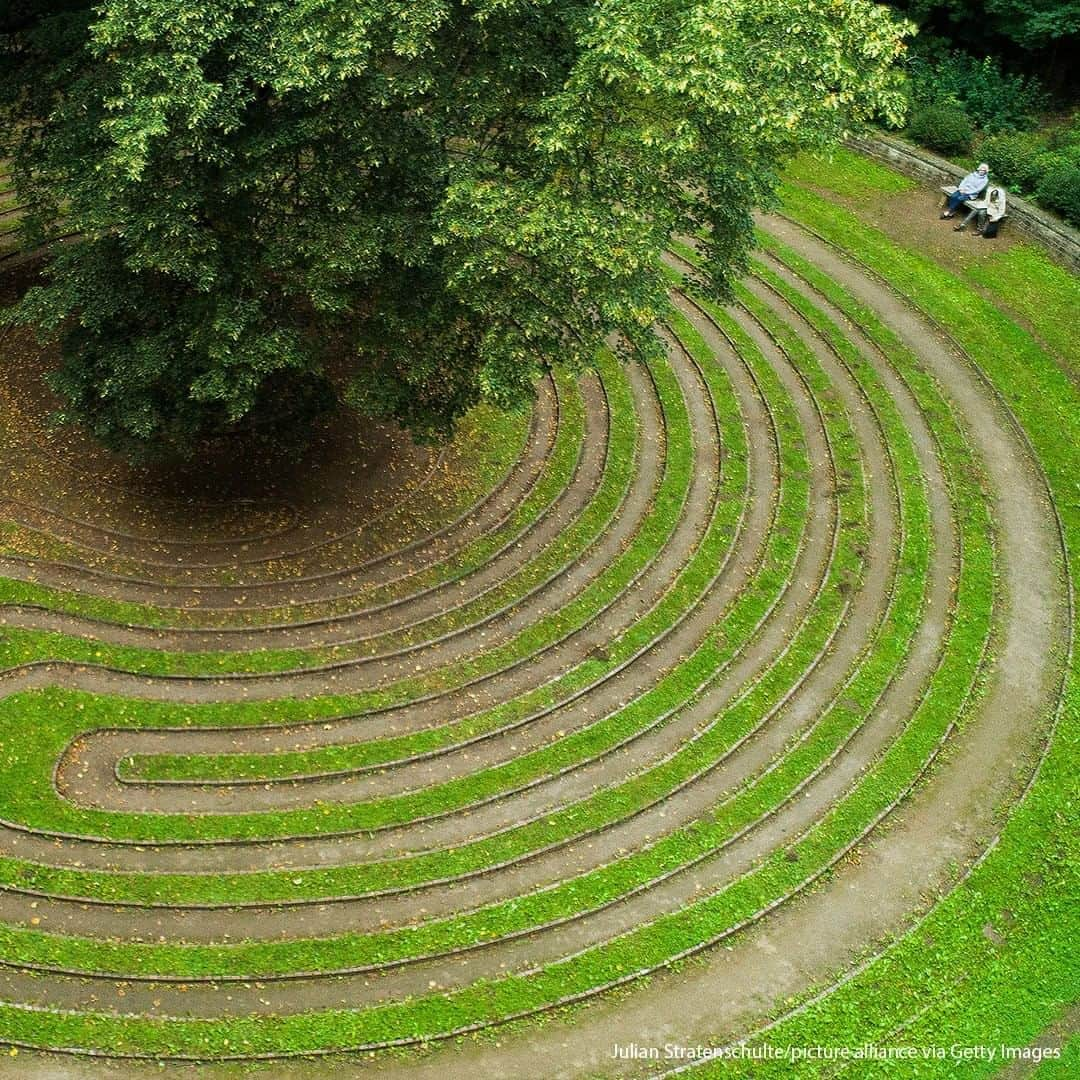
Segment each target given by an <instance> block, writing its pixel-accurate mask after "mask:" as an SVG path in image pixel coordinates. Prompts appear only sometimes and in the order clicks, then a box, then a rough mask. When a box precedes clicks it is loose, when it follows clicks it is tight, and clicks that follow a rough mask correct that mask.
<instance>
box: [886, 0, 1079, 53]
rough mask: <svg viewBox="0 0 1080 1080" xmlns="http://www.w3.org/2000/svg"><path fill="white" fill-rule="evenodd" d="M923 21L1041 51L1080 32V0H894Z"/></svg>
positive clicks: (964, 35)
mask: <svg viewBox="0 0 1080 1080" xmlns="http://www.w3.org/2000/svg"><path fill="white" fill-rule="evenodd" d="M891 2H892V4H893V6H894V7H898V8H900V9H902V10H903V11H905V12H906V13H907V14H909V15H911V16H912V18H915V19H917V20H919V21H920V22H923V21H926V22H929V23H931V24H932V25H935V26H937V27H939V28H941V27H944V26H946V25H948V26H950V27H951V28H952V29H953V30H954V31H955V33H956V36H957V37H958V38H959V39H961V40H964V39H966V40H968V41H980V40H982V41H986V40H990V39H993V38H995V37H996V38H998V39H1000V40H1004V41H1007V42H1012V43H1013V44H1014V45H1015V46H1017V47H1018V48H1019V49H1022V50H1025V51H1029V52H1040V51H1042V50H1046V49H1050V48H1053V47H1054V46H1056V45H1059V44H1061V43H1063V42H1068V41H1069V40H1070V39H1074V38H1076V37H1077V36H1078V35H1080V0H891Z"/></svg>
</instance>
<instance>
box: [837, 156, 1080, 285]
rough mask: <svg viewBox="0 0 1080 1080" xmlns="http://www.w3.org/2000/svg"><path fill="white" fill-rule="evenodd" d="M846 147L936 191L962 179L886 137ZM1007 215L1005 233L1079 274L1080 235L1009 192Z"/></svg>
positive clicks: (947, 164) (946, 165) (952, 168)
mask: <svg viewBox="0 0 1080 1080" xmlns="http://www.w3.org/2000/svg"><path fill="white" fill-rule="evenodd" d="M848 145H849V146H851V148H852V149H853V150H857V151H858V152H859V153H862V154H866V155H867V156H868V157H872V158H877V159H878V160H879V161H884V162H885V163H886V164H888V165H891V166H893V168H895V169H897V170H898V171H899V172H902V173H905V174H906V175H908V176H911V177H914V178H915V179H916V180H924V181H926V182H927V183H929V184H933V185H934V186H935V187H940V186H942V185H943V184H955V183H956V181H957V180H959V179H960V177H961V176H963V175H964V170H963V169H962V168H960V166H958V165H954V164H953V163H952V162H951V161H946V160H945V159H944V158H940V157H938V156H937V155H936V154H931V153H930V151H929V150H924V149H923V148H922V147H921V146H912V145H911V143H907V142H903V141H902V140H900V139H894V138H891V137H890V136H888V135H872V136H857V137H853V138H851V139H849V140H848ZM1008 211H1009V217H1008V221H1007V222H1006V224H1005V228H1006V229H1016V230H1017V232H1020V233H1023V234H1024V235H1025V236H1027V237H1030V238H1031V239H1032V240H1034V241H1036V242H1037V243H1039V244H1041V245H1042V246H1043V247H1045V248H1046V249H1047V251H1049V253H1050V254H1051V255H1052V256H1053V257H1054V258H1055V259H1057V260H1058V262H1061V263H1063V264H1064V265H1065V266H1067V267H1068V268H1069V269H1070V270H1073V271H1080V233H1078V232H1077V231H1076V230H1075V229H1072V228H1070V227H1069V226H1068V225H1066V224H1065V222H1063V221H1062V220H1061V219H1060V218H1057V217H1054V215H1053V214H1048V213H1047V212H1046V211H1045V210H1040V209H1039V207H1037V206H1033V205H1032V204H1031V203H1030V202H1028V201H1027V200H1026V199H1022V198H1020V197H1019V196H1017V195H1013V194H1012V193H1011V192H1010V193H1009V206H1008Z"/></svg>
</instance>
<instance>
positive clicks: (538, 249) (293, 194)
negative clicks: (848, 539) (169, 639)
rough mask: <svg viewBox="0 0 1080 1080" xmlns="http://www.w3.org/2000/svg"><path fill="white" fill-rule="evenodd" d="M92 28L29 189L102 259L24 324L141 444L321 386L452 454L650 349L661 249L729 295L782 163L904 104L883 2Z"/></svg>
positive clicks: (159, 19)
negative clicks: (602, 348)
mask: <svg viewBox="0 0 1080 1080" xmlns="http://www.w3.org/2000/svg"><path fill="white" fill-rule="evenodd" d="M93 11H94V14H93V19H94V22H93V23H92V25H91V26H90V27H89V30H88V31H87V34H88V36H86V38H85V48H79V49H76V50H75V55H76V56H77V57H78V58H79V63H78V64H76V65H74V67H73V68H72V67H65V66H64V64H62V63H60V62H59V61H58V60H57V61H56V63H55V64H54V65H53V66H52V67H50V66H49V64H48V59H49V57H52V58H53V59H54V60H55V59H56V57H57V56H58V52H57V51H56V50H53V51H52V52H50V50H48V49H46V50H44V51H43V52H42V56H41V58H40V64H39V66H41V67H43V69H44V70H45V71H46V72H47V74H48V75H49V79H50V80H51V81H48V83H47V87H46V89H45V90H43V91H42V94H41V95H39V97H40V100H35V102H34V103H32V104H29V103H25V102H23V103H21V104H20V105H19V106H18V107H19V108H22V109H23V110H24V114H25V113H26V112H27V110H29V114H30V115H31V116H32V118H33V119H34V120H36V121H37V123H36V125H35V130H36V131H37V132H38V135H36V136H35V138H34V140H33V141H32V144H29V145H26V146H23V147H21V148H20V150H21V156H20V175H21V177H22V183H23V184H24V186H29V185H31V184H33V185H37V186H38V187H39V188H40V189H41V190H42V191H43V192H46V193H47V194H48V197H49V200H50V205H51V206H52V207H54V208H55V207H56V206H60V205H63V206H64V207H65V211H66V218H65V225H64V228H65V230H74V231H78V232H79V233H80V234H81V237H82V239H81V240H80V241H79V242H78V243H76V244H72V245H69V246H67V247H65V248H64V249H63V250H62V251H60V252H59V253H58V254H57V256H56V257H55V259H54V260H53V263H52V265H51V268H50V275H51V276H50V280H49V281H48V283H47V284H46V285H45V286H44V287H42V288H39V289H36V290H34V291H32V292H31V293H30V294H29V295H28V296H27V297H26V299H25V301H24V302H23V303H22V305H21V306H20V307H19V308H18V309H17V311H16V312H15V314H14V316H13V317H14V318H15V319H16V320H18V321H22V322H26V323H32V324H34V325H36V326H37V327H38V328H39V329H40V330H41V331H42V332H43V333H44V334H46V335H50V336H54V337H57V338H59V339H60V340H61V342H62V346H63V356H64V364H63V368H62V370H61V371H60V373H59V374H58V375H57V376H56V379H55V386H56V388H57V389H58V390H59V391H60V392H61V394H62V395H63V396H64V398H65V399H66V400H67V402H68V405H67V408H66V409H65V412H64V416H65V418H66V419H69V420H72V421H78V422H80V423H82V424H85V425H86V426H88V427H89V428H90V429H91V430H92V431H93V432H94V433H95V434H96V435H97V436H98V437H99V438H101V439H102V440H103V441H104V442H106V443H107V444H109V445H111V446H114V447H118V448H120V449H122V450H125V451H127V452H129V453H132V454H139V453H146V452H160V451H162V450H178V451H186V450H189V449H190V448H191V447H192V446H193V445H194V444H195V443H196V442H197V440H198V439H199V438H201V437H202V436H204V435H205V434H207V433H208V432H216V431H220V430H223V429H226V430H227V429H229V428H231V427H233V426H235V425H238V424H240V423H241V422H243V421H245V419H248V418H251V417H253V416H257V415H258V414H259V413H260V410H261V409H263V408H264V407H265V405H266V403H267V402H268V400H269V399H271V398H273V397H277V396H280V395H283V394H287V393H291V392H292V391H291V388H292V387H294V386H295V385H297V384H302V385H305V386H311V387H322V388H323V389H325V379H326V373H327V372H328V371H333V372H334V373H335V377H336V388H337V391H338V393H339V394H343V396H345V397H346V398H347V400H349V401H350V402H351V403H352V404H353V405H354V406H356V407H358V408H360V409H362V410H364V411H365V412H367V413H370V414H373V415H376V416H379V417H390V418H394V419H397V420H399V421H401V422H403V423H405V424H407V425H408V426H409V427H410V428H411V429H412V431H413V432H414V434H415V435H416V436H417V437H419V438H421V439H439V438H442V437H444V436H446V435H447V434H448V433H449V432H450V430H451V429H452V427H453V424H454V422H455V420H456V419H457V418H458V417H460V416H461V415H462V414H463V413H464V412H465V411H466V410H467V409H469V408H470V407H471V406H473V405H474V404H475V403H476V402H477V401H479V400H486V401H489V402H493V403H495V404H497V405H499V406H502V407H514V406H517V405H521V404H522V403H524V402H525V401H527V400H528V399H529V397H530V396H531V393H532V388H533V386H534V384H535V381H536V379H537V378H538V377H539V375H540V374H541V373H542V372H544V371H546V370H548V369H550V367H551V365H552V364H553V363H555V362H560V361H561V362H565V363H567V364H569V365H570V366H572V367H573V366H577V367H580V366H584V365H586V364H589V363H591V362H592V360H593V358H594V356H595V354H596V351H597V348H598V346H599V345H601V344H602V343H603V342H604V341H605V340H606V339H608V338H609V337H611V336H612V335H613V334H614V335H618V339H619V340H620V342H621V346H620V348H621V350H622V352H623V353H624V354H625V355H627V356H638V357H648V356H650V355H653V354H654V353H655V351H656V350H657V349H658V347H659V346H658V345H657V343H656V338H655V336H654V335H653V334H652V332H651V327H652V325H653V323H654V322H655V321H656V319H657V318H658V317H661V316H663V315H664V314H665V313H666V312H667V311H668V299H667V293H666V283H665V281H664V277H663V273H662V270H661V267H660V254H661V252H662V250H663V247H664V245H665V243H666V241H667V238H668V236H669V235H670V234H671V233H672V232H673V231H675V232H683V233H696V232H698V231H699V230H701V229H702V228H707V229H708V230H709V231H710V233H711V235H712V237H713V239H712V240H711V241H710V242H709V243H708V245H707V250H706V272H707V275H708V277H709V280H710V283H711V286H712V289H713V291H714V292H715V293H716V294H717V295H725V294H726V293H727V292H729V290H730V285H731V282H732V281H733V280H734V277H735V276H736V275H737V274H738V273H740V272H741V270H742V269H743V268H744V266H745V255H746V251H747V250H748V247H749V245H750V239H751V231H752V228H751V225H752V222H751V215H750V211H751V209H752V207H753V206H754V205H759V204H767V203H768V202H769V201H770V199H771V192H772V187H773V183H774V178H775V174H776V169H777V167H778V166H779V164H780V163H781V162H782V161H783V160H784V159H785V158H786V157H788V156H789V155H791V154H792V153H794V152H796V151H797V150H799V149H802V148H807V147H820V146H824V145H826V144H828V143H829V142H830V141H832V140H835V139H836V138H837V137H838V136H840V135H841V134H843V132H844V131H846V130H847V129H849V128H850V127H851V126H852V125H857V124H858V123H860V122H863V121H865V120H868V119H869V118H871V117H872V116H874V115H875V114H882V115H884V116H885V117H886V118H887V119H890V120H892V121H894V122H895V121H896V120H897V118H898V116H899V114H900V112H901V110H902V108H903V104H904V103H903V96H902V94H901V92H900V89H899V75H898V73H897V72H896V70H895V69H893V67H892V62H893V60H894V59H895V58H896V57H897V56H898V55H899V52H900V50H901V48H902V43H901V36H902V31H901V29H900V28H899V27H898V26H897V24H896V23H895V22H893V21H892V19H891V18H890V16H889V15H888V14H887V13H886V12H885V11H884V10H883V9H881V8H879V7H877V6H875V5H873V4H871V3H869V2H868V0H739V2H736V3H719V2H708V3H701V2H697V0H694V2H691V0H675V2H672V0H612V2H610V3H605V4H603V5H595V4H593V3H591V2H589V0H544V2H541V3H524V2H523V0H457V2H453V0H424V2H421V3H417V2H412V3H406V2H402V0H395V2H392V3H387V4H384V5H348V6H347V10H344V9H343V7H342V5H339V4H335V3H331V2H329V0H318V2H311V3H307V4H303V5H295V4H244V5H238V4H235V3H233V2H229V0H206V2H204V3H200V4H198V5H194V6H193V5H190V4H186V3H181V2H180V0H105V2H104V3H102V4H101V5H100V6H98V7H96V8H94V9H93ZM346 16H347V17H346ZM81 18H83V20H84V22H83V23H82V24H80V25H83V26H85V16H81ZM25 35H26V32H25V31H17V32H15V33H14V34H13V35H9V40H15V41H17V42H21V40H22V38H23V37H25ZM19 55H21V54H19ZM16 67H17V68H19V72H18V74H19V75H20V76H24V75H25V74H26V73H27V72H28V71H29V70H30V69H29V68H26V69H25V70H24V69H23V68H21V67H20V65H19V64H16ZM43 85H44V84H43ZM9 106H10V99H9ZM14 111H16V110H15V107H14V106H10V107H9V112H14ZM31 178H32V179H31ZM43 205H44V204H43ZM31 220H32V221H33V222H34V223H35V225H36V227H37V228H38V229H39V230H41V231H47V226H48V225H49V223H50V222H51V218H50V216H49V214H48V213H47V212H46V211H45V209H42V211H41V212H40V213H37V214H35V215H33V216H32V219H31ZM52 227H53V228H54V229H55V228H56V226H55V225H53V226H52ZM314 397H315V398H318V397H320V394H319V393H316V394H314Z"/></svg>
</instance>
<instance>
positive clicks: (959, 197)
mask: <svg viewBox="0 0 1080 1080" xmlns="http://www.w3.org/2000/svg"><path fill="white" fill-rule="evenodd" d="M989 182H990V166H989V165H987V164H986V162H985V161H984V162H983V163H982V164H981V165H980V166H979V167H978V168H977V169H976V170H975V171H974V172H973V173H968V174H967V176H965V177H964V179H963V180H961V181H960V184H959V186H958V187H957V189H956V190H955V191H954V192H953V193H952V194H951V195H950V196H949V197H948V199H947V200H946V201H945V212H944V213H943V214H942V215H941V216H942V217H943V218H951V217H952V216H953V214H955V213H956V210H957V208H958V207H959V206H961V205H963V204H964V203H966V202H969V201H970V200H971V199H974V198H977V197H978V196H979V195H981V194H982V193H983V192H984V191H985V190H986V185H987V184H988V183H989Z"/></svg>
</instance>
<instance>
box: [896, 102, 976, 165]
mask: <svg viewBox="0 0 1080 1080" xmlns="http://www.w3.org/2000/svg"><path fill="white" fill-rule="evenodd" d="M908 134H909V135H910V136H911V137H912V138H913V139H914V140H915V141H916V142H918V143H922V145H923V146H926V147H929V149H931V150H937V151H938V152H939V153H942V154H965V153H967V151H968V149H969V148H970V147H971V140H972V138H973V137H974V131H973V130H972V127H971V121H970V120H969V119H968V116H967V113H965V112H964V111H963V110H962V109H959V108H957V107H956V106H955V105H927V106H925V107H924V108H921V109H919V110H918V111H916V112H914V113H913V114H912V116H911V122H910V123H909V124H908Z"/></svg>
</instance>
